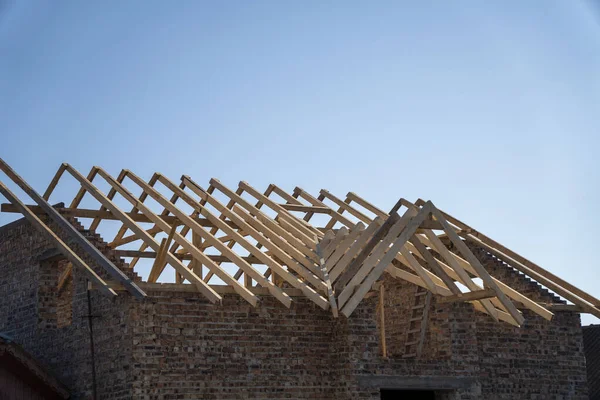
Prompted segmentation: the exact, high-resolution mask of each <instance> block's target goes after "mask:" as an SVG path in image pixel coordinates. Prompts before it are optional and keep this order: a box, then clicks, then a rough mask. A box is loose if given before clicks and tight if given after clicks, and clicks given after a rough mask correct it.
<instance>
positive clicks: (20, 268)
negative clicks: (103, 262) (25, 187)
mask: <svg viewBox="0 0 600 400" xmlns="http://www.w3.org/2000/svg"><path fill="white" fill-rule="evenodd" d="M55 231H58V230H55ZM61 236H62V235H61ZM63 239H65V238H64V237H63ZM90 239H91V240H92V241H96V243H97V245H98V246H102V243H101V242H100V241H99V238H97V237H94V236H90ZM72 247H74V248H76V246H72ZM51 249H52V246H51V244H50V243H49V242H48V241H46V240H45V239H44V238H43V236H42V235H40V234H39V233H38V232H37V231H35V230H34V229H33V227H32V226H31V225H30V224H28V223H23V222H22V221H17V222H16V223H13V224H11V225H10V226H7V227H2V228H0V271H1V272H2V273H1V274H0V276H1V278H0V332H2V333H5V334H7V335H9V336H10V337H12V338H13V339H14V340H15V341H16V342H17V343H19V344H20V345H21V346H22V347H23V348H24V349H25V350H26V351H27V352H29V353H30V354H32V355H33V356H34V357H35V358H36V359H37V360H38V361H39V362H40V363H41V364H42V365H43V366H44V367H45V368H47V369H48V370H49V371H52V372H53V374H54V375H55V376H56V377H57V378H58V379H59V380H60V381H61V382H62V383H64V384H65V385H66V386H67V387H69V388H70V389H71V391H72V394H73V395H74V398H75V399H78V398H90V395H91V388H92V385H91V382H92V380H91V363H90V350H89V349H90V347H89V328H88V320H87V319H86V318H85V316H86V315H88V308H87V306H88V305H87V293H86V288H87V281H86V279H85V276H84V275H83V273H82V272H81V271H80V270H79V269H77V268H74V269H73V279H72V280H71V281H70V282H69V283H67V285H66V287H65V289H64V290H63V291H62V292H61V293H60V294H59V293H57V290H56V287H57V283H58V276H59V275H60V272H61V271H62V269H63V268H64V263H60V262H51V263H50V262H40V261H39V259H40V257H43V255H44V254H46V253H47V252H48V250H51ZM77 253H78V254H79V256H81V257H82V258H83V259H84V260H86V262H88V265H90V266H92V267H93V268H94V269H95V270H96V272H97V273H98V274H100V275H101V276H103V277H105V278H106V274H105V273H104V272H103V271H101V270H100V268H98V267H96V266H94V264H93V262H92V261H91V260H90V259H89V257H87V256H86V255H85V253H83V252H82V251H79V250H78V251H77ZM91 300H92V304H93V306H92V307H93V310H92V313H93V314H95V315H99V316H100V318H96V319H94V338H95V339H94V340H95V342H96V343H95V344H96V368H97V374H98V376H99V377H101V379H98V393H99V397H100V398H101V399H130V398H131V353H132V341H131V335H130V330H129V326H128V324H127V321H128V317H129V312H130V299H129V298H128V297H127V296H118V298H116V299H115V300H109V299H108V298H106V297H105V296H104V295H102V294H100V293H98V292H96V291H93V292H92V294H91ZM69 318H70V321H69Z"/></svg>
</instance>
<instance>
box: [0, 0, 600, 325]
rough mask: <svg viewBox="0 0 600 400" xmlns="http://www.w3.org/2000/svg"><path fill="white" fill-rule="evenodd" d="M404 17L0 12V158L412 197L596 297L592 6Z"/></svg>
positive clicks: (337, 7) (597, 84)
mask: <svg viewBox="0 0 600 400" xmlns="http://www.w3.org/2000/svg"><path fill="white" fill-rule="evenodd" d="M411 3H412V4H409V2H400V1H390V2H383V1H379V2H333V1H330V2H317V1H305V2H290V1H287V2H281V1H273V2H262V1H258V2H242V1H229V2H202V1H189V2H184V1H177V2H165V1H127V2H100V1H98V2H80V1H61V2H51V1H25V0H23V1H18V2H17V1H6V0H5V1H4V2H0V135H1V140H0V146H1V147H0V157H3V158H4V159H5V160H6V161H7V162H9V163H10V164H11V165H12V166H13V167H14V168H15V169H16V170H17V171H18V172H19V173H20V174H21V175H22V176H23V177H25V178H26V179H27V180H28V181H29V182H30V183H31V184H32V185H33V186H34V187H35V188H37V189H38V190H39V191H43V190H44V189H45V187H46V186H47V184H48V182H49V181H50V179H51V177H52V175H53V174H54V172H55V170H56V169H57V168H58V167H59V165H60V163H61V162H69V163H71V164H72V165H74V166H75V167H77V168H79V169H80V170H82V171H84V172H86V173H87V171H88V170H89V168H90V167H91V166H92V165H100V166H103V167H105V168H106V169H107V170H108V171H110V172H112V173H114V174H117V173H118V171H119V170H120V168H130V169H132V170H133V171H135V172H137V173H138V174H139V175H141V176H143V177H146V178H147V177H149V176H150V175H151V173H152V172H153V171H155V170H158V171H161V172H163V173H165V174H167V175H168V176H170V177H172V178H173V179H178V178H179V176H180V175H181V174H182V173H186V174H189V175H191V176H192V177H194V178H195V179H196V180H197V181H199V182H201V183H206V184H207V182H208V179H209V178H210V177H217V178H219V179H221V180H222V181H223V182H224V183H226V184H228V185H230V186H234V187H235V186H236V185H237V182H238V181H240V180H246V181H248V182H250V183H251V184H253V185H254V186H255V187H258V188H260V189H263V190H264V188H265V187H266V185H267V184H268V183H270V182H273V183H277V184H279V185H281V186H283V187H284V188H287V189H290V190H291V189H293V187H294V186H296V185H299V186H301V187H303V188H304V189H307V190H309V191H312V192H313V193H316V192H318V190H319V189H320V188H327V189H329V190H330V191H331V192H333V193H335V194H338V195H339V196H343V195H344V194H345V193H346V192H348V191H355V192H357V193H358V194H361V195H363V196H365V197H367V198H368V199H370V200H372V201H373V202H374V203H375V204H377V205H379V206H380V207H381V208H389V207H390V206H391V205H392V204H393V203H394V202H395V201H396V200H397V199H398V198H399V197H405V198H408V199H416V198H417V197H422V198H425V199H430V200H432V201H433V202H434V203H435V204H436V205H437V206H438V207H439V208H441V209H443V210H445V211H448V212H450V213H451V214H453V215H455V216H457V217H458V218H460V219H462V220H464V221H465V222H467V223H469V224H470V225H471V226H473V227H475V228H477V229H479V230H481V231H482V232H484V233H486V234H488V235H489V236H491V237H493V238H494V239H496V240H498V241H500V242H502V243H504V244H505V245H506V246H508V247H510V248H512V249H514V250H515V251H517V252H519V253H521V254H522V255H524V256H526V257H528V258H530V259H531V260H533V261H535V262H537V263H538V264H540V265H542V266H543V267H545V268H547V269H549V270H550V271H553V272H555V273H556V274H558V275H560V276H562V277H564V278H566V279H567V280H568V281H571V282H572V283H574V284H576V285H578V286H579V287H581V288H583V289H585V290H587V291H589V292H591V293H592V294H594V295H596V296H597V297H598V296H600V285H598V280H599V279H598V277H599V272H598V271H599V263H598V257H597V256H596V254H595V250H596V249H597V248H596V246H597V245H598V228H597V227H598V225H599V224H600V211H599V210H598V203H599V195H600V171H599V166H600V163H599V161H598V149H599V145H600V139H599V134H600V128H599V124H598V121H599V118H600V7H598V3H595V4H596V5H593V4H592V3H591V2H587V1H574V0H573V1H562V0H556V1H544V2H541V1H528V2H523V1H496V2H493V1H486V2H482V1H453V2H441V1H432V2H427V1H425V2H411ZM2 179H3V178H2ZM3 180H4V181H5V179H3ZM73 190H74V188H73V186H72V185H71V186H69V185H68V184H65V185H61V186H59V188H58V190H57V192H56V194H55V195H54V196H53V198H52V200H54V201H57V202H58V201H69V200H70V199H71V198H72V196H73V194H74V191H73ZM11 218H13V216H10V215H6V214H2V215H0V225H2V224H4V223H6V222H8V221H9V220H11ZM584 321H586V322H597V320H596V319H593V318H591V317H584Z"/></svg>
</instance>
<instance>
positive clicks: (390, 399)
mask: <svg viewBox="0 0 600 400" xmlns="http://www.w3.org/2000/svg"><path fill="white" fill-rule="evenodd" d="M381 400H435V392H434V391H432V390H396V389H393V390H390V389H381Z"/></svg>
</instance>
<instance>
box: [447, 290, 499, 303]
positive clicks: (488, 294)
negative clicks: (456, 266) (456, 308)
mask: <svg viewBox="0 0 600 400" xmlns="http://www.w3.org/2000/svg"><path fill="white" fill-rule="evenodd" d="M492 297H496V292H495V291H494V290H492V289H483V290H476V291H474V292H467V293H461V294H454V295H452V296H446V297H439V298H438V299H437V302H438V303H440V304H441V303H455V302H457V301H475V300H482V299H489V298H492Z"/></svg>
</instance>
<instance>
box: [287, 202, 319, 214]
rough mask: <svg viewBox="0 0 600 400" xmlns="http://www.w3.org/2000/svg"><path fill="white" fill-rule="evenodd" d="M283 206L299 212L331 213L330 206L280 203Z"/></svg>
mask: <svg viewBox="0 0 600 400" xmlns="http://www.w3.org/2000/svg"><path fill="white" fill-rule="evenodd" d="M279 205H280V206H281V207H283V208H285V209H286V210H288V211H299V212H314V213H319V214H329V212H330V211H331V209H330V208H329V207H317V206H305V205H304V204H301V205H299V204H279Z"/></svg>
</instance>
